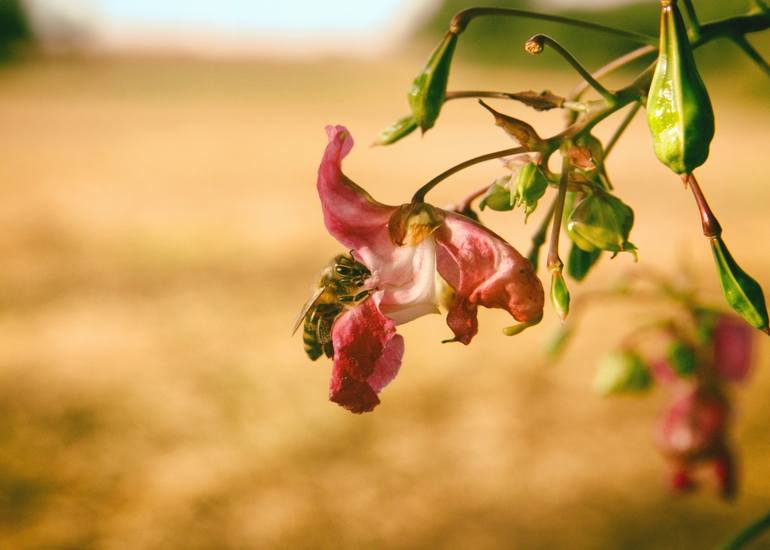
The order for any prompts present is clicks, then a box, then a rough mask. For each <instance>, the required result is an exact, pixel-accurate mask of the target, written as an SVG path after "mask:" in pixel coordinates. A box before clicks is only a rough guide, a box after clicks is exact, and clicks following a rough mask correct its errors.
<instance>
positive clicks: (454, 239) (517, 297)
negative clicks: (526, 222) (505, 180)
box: [435, 213, 544, 344]
mask: <svg viewBox="0 0 770 550" xmlns="http://www.w3.org/2000/svg"><path fill="white" fill-rule="evenodd" d="M435 236H436V241H437V263H438V271H439V273H440V274H441V276H442V277H443V278H444V280H446V282H447V283H448V284H449V286H451V287H452V288H453V289H454V291H455V297H454V300H453V302H452V304H451V306H450V308H449V314H448V315H447V324H448V325H449V328H451V329H452V331H453V332H454V333H455V338H456V339H457V340H458V341H460V342H462V343H464V344H468V343H469V342H470V341H471V338H473V336H474V335H475V334H476V332H477V330H478V322H477V320H476V311H477V307H478V306H479V305H482V306H484V307H490V308H500V309H504V310H506V311H507V312H508V313H510V314H511V315H512V316H513V317H514V318H515V319H516V320H517V321H521V322H531V321H536V320H538V319H539V318H540V317H542V315H543V301H544V293H543V285H542V284H541V283H540V280H539V279H538V278H537V275H535V273H534V271H533V270H532V265H531V264H530V263H529V260H527V259H526V258H524V257H523V256H522V255H521V254H519V253H518V252H517V251H516V250H515V249H514V248H513V247H512V246H511V245H509V244H508V243H507V242H505V241H504V240H503V239H502V238H501V237H499V236H497V235H495V234H494V233H492V232H491V231H489V230H488V229H486V228H485V227H483V226H482V225H480V224H478V223H476V222H474V221H472V220H470V219H469V218H466V217H465V216H460V215H458V214H454V213H447V217H446V221H445V222H444V225H443V226H442V227H441V228H439V229H438V231H436V233H435Z"/></svg>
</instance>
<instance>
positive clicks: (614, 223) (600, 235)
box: [567, 192, 636, 255]
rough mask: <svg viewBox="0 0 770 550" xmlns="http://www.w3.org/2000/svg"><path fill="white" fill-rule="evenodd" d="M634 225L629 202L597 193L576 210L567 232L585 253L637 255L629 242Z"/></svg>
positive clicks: (587, 198)
mask: <svg viewBox="0 0 770 550" xmlns="http://www.w3.org/2000/svg"><path fill="white" fill-rule="evenodd" d="M633 225H634V211H633V210H631V208H630V207H629V206H628V205H626V204H625V203H624V202H623V201H621V200H620V199H619V198H617V197H614V196H613V195H610V194H608V193H604V192H596V193H593V194H591V195H589V196H587V197H585V198H584V199H583V200H581V201H580V202H579V203H578V204H577V205H576V206H575V208H574V209H573V210H572V213H571V214H570V216H569V219H568V220H567V233H568V234H569V237H570V239H572V242H574V243H575V244H576V245H578V246H579V247H580V248H581V249H583V250H584V251H585V252H591V251H593V250H594V249H599V250H607V251H609V252H624V251H626V252H631V253H633V254H634V255H636V252H635V251H636V246H634V245H633V244H632V243H630V242H629V241H628V236H629V234H630V233H631V228H632V227H633Z"/></svg>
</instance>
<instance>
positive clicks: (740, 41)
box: [733, 35, 770, 76]
mask: <svg viewBox="0 0 770 550" xmlns="http://www.w3.org/2000/svg"><path fill="white" fill-rule="evenodd" d="M733 42H735V43H736V44H737V45H738V47H739V48H740V49H742V50H743V53H745V54H746V55H748V56H749V57H750V58H751V60H752V61H753V62H754V63H756V64H757V65H759V68H760V69H762V71H763V72H764V73H765V74H766V75H767V76H770V63H768V62H767V61H766V60H765V58H764V57H762V54H761V53H759V52H758V51H757V50H756V48H754V46H752V45H751V43H749V41H748V40H746V37H745V36H743V35H739V36H734V37H733Z"/></svg>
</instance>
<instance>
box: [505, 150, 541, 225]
mask: <svg viewBox="0 0 770 550" xmlns="http://www.w3.org/2000/svg"><path fill="white" fill-rule="evenodd" d="M514 186H515V189H516V191H515V192H514V194H513V195H512V200H513V204H514V205H516V206H518V205H521V207H522V208H523V209H524V216H525V218H524V223H526V222H527V218H529V215H530V214H531V213H532V212H534V211H535V208H537V201H539V200H540V199H541V198H542V197H543V195H545V190H546V189H548V180H547V179H546V177H545V176H544V175H543V172H542V171H541V170H540V167H539V166H538V165H537V164H536V163H534V162H528V163H527V164H525V165H524V166H522V167H521V168H520V169H519V171H518V173H517V174H516V182H515V184H512V187H514Z"/></svg>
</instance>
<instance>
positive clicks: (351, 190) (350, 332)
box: [318, 126, 544, 413]
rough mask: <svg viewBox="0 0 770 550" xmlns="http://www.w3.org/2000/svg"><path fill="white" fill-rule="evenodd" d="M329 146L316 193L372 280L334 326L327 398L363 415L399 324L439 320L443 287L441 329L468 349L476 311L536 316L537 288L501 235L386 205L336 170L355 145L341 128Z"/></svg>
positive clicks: (423, 209) (398, 352)
mask: <svg viewBox="0 0 770 550" xmlns="http://www.w3.org/2000/svg"><path fill="white" fill-rule="evenodd" d="M326 133H327V135H328V137H329V143H328V145H327V147H326V151H325V153H324V156H323V159H322V161H321V166H320V167H319V169H318V195H319V197H320V199H321V207H322V209H323V214H324V222H325V224H326V228H327V230H328V231H329V233H330V234H331V235H332V236H333V237H335V238H336V239H337V240H338V241H339V242H340V243H342V245H344V246H345V247H346V248H348V249H351V251H352V254H353V256H354V257H355V259H356V260H357V261H359V262H361V263H362V264H364V265H365V266H366V267H367V268H368V269H369V271H371V277H370V278H369V279H368V280H367V283H366V284H367V287H368V288H370V289H372V290H373V292H372V293H371V295H370V296H369V297H368V298H366V299H365V300H363V301H362V302H361V303H359V304H358V305H356V306H354V307H352V308H349V309H347V310H346V311H345V312H344V313H343V314H342V315H341V316H340V317H339V318H338V319H337V320H336V321H335V323H334V326H333V328H332V343H333V346H334V366H333V371H332V380H331V386H330V390H329V393H330V399H331V400H332V401H334V402H336V403H338V404H340V405H342V406H343V407H345V408H346V409H348V410H350V411H352V412H356V413H361V412H366V411H371V410H372V409H373V408H374V407H375V406H376V405H377V404H378V403H379V398H378V397H377V394H378V393H379V392H380V391H381V390H382V389H383V388H384V387H385V386H386V385H387V384H388V383H389V382H390V381H391V380H392V379H393V378H394V377H395V376H396V374H397V373H398V369H399V367H400V365H401V359H402V356H403V352H404V343H403V339H402V337H401V336H399V335H398V334H396V330H395V326H396V325H397V324H401V323H405V322H408V321H411V320H413V319H415V318H417V317H420V316H422V315H425V314H427V313H437V312H438V307H437V306H438V303H439V295H440V294H441V291H442V288H441V286H442V283H441V282H440V281H437V280H438V279H439V276H440V278H441V280H443V282H445V283H446V285H448V287H449V288H451V290H452V292H451V296H450V298H449V300H448V302H449V303H448V310H449V312H448V315H447V324H448V325H449V328H450V329H451V330H452V332H453V333H454V340H456V341H459V342H462V343H463V344H468V343H469V342H470V341H471V339H472V338H473V336H474V335H475V334H476V332H477V330H478V323H477V320H476V312H477V308H478V306H479V305H481V306H484V307H494V308H500V309H504V310H506V311H508V312H509V313H510V314H511V315H512V316H513V317H514V318H515V319H516V320H517V321H520V322H525V323H531V322H536V321H538V320H539V319H540V318H541V317H542V312H543V300H544V295H543V287H542V285H541V283H540V280H539V279H538V278H537V276H536V275H535V274H534V272H533V271H532V266H531V265H530V263H529V261H528V260H527V259H526V258H524V257H522V256H521V255H520V254H519V253H518V252H517V251H516V250H515V249H514V248H513V247H511V246H510V245H509V244H508V243H506V242H505V241H504V240H503V239H502V238H500V237H499V236H497V235H495V234H494V233H492V232H491V231H489V230H488V229H486V228H485V227H483V226H482V225H480V224H478V223H476V222H474V221H472V220H470V219H469V218H467V217H465V216H461V215H459V214H456V213H453V212H447V211H444V210H441V209H439V208H436V207H434V206H431V205H429V204H424V203H418V204H405V205H402V206H388V205H384V204H381V203H379V202H377V201H375V200H374V199H373V198H372V197H371V196H370V195H369V194H368V193H367V192H366V191H364V190H363V189H362V188H361V187H359V186H358V185H356V184H355V183H353V182H352V181H351V180H350V179H348V178H347V176H345V175H344V174H343V173H342V159H343V158H344V157H345V156H347V154H348V153H349V152H350V150H351V148H352V147H353V138H352V137H351V136H350V133H349V132H348V130H347V129H346V128H345V127H343V126H327V127H326Z"/></svg>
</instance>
